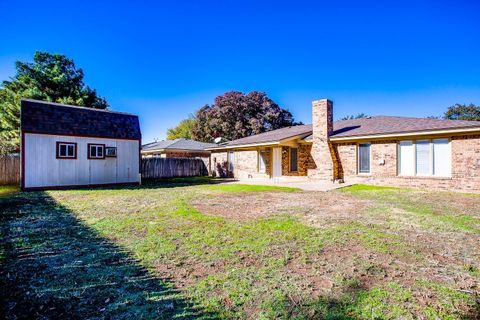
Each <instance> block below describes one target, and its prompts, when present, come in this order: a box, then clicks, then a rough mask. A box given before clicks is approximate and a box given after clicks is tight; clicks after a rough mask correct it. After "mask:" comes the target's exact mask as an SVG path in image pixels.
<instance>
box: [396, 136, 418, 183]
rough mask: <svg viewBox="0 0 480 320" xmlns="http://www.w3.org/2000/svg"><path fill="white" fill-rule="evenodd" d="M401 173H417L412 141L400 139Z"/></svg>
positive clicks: (411, 174)
mask: <svg viewBox="0 0 480 320" xmlns="http://www.w3.org/2000/svg"><path fill="white" fill-rule="evenodd" d="M398 159H399V164H398V169H399V174H400V175H401V176H413V175H415V167H414V163H415V155H414V152H413V142H412V141H400V147H399V157H398Z"/></svg>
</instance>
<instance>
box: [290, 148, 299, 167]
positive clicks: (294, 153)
mask: <svg viewBox="0 0 480 320" xmlns="http://www.w3.org/2000/svg"><path fill="white" fill-rule="evenodd" d="M290 171H292V172H296V171H298V149H297V148H290Z"/></svg>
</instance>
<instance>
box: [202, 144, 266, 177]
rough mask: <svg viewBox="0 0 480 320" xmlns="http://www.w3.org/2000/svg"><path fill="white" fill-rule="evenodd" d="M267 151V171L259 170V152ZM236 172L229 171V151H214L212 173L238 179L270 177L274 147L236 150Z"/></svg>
mask: <svg viewBox="0 0 480 320" xmlns="http://www.w3.org/2000/svg"><path fill="white" fill-rule="evenodd" d="M259 151H265V153H266V154H265V158H266V159H265V160H266V161H265V173H261V172H258V152H259ZM234 153H235V156H234V159H235V160H234V172H228V156H227V152H212V155H211V163H212V175H213V176H216V177H235V178H237V179H249V178H269V177H270V172H271V170H272V148H259V149H255V150H235V151H234Z"/></svg>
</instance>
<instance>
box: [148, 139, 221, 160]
mask: <svg viewBox="0 0 480 320" xmlns="http://www.w3.org/2000/svg"><path fill="white" fill-rule="evenodd" d="M214 146H216V144H213V143H204V142H199V141H193V140H188V139H183V138H181V139H175V140H162V141H157V142H151V143H147V144H144V145H143V146H142V157H145V158H148V157H162V158H209V157H210V151H208V150H206V148H211V147H214Z"/></svg>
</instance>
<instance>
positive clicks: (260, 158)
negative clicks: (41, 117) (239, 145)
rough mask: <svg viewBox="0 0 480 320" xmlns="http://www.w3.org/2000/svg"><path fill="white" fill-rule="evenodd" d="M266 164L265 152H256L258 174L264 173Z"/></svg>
mask: <svg viewBox="0 0 480 320" xmlns="http://www.w3.org/2000/svg"><path fill="white" fill-rule="evenodd" d="M266 163H267V155H266V152H265V151H259V152H258V172H260V173H265V171H266V167H267V166H266Z"/></svg>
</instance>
